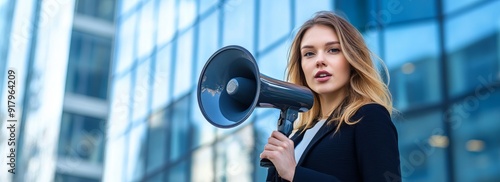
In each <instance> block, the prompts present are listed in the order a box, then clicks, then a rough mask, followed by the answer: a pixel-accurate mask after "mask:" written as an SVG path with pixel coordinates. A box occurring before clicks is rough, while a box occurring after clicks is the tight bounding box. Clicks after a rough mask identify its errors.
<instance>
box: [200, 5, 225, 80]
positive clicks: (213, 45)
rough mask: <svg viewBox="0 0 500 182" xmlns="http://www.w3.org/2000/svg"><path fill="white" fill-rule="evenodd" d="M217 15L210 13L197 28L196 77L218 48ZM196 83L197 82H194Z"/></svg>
mask: <svg viewBox="0 0 500 182" xmlns="http://www.w3.org/2000/svg"><path fill="white" fill-rule="evenodd" d="M218 15H219V13H218V12H216V13H212V14H210V15H209V16H208V17H207V18H205V19H204V20H203V21H202V22H201V23H200V24H199V25H198V26H199V31H198V33H199V36H198V40H197V41H198V43H197V44H196V45H197V46H198V54H197V55H198V57H197V58H196V59H197V61H196V63H197V66H196V73H197V74H196V75H197V76H199V75H200V73H201V70H202V69H203V66H205V63H207V61H208V58H210V56H212V54H214V53H215V52H216V51H217V50H218V49H219V48H220V47H218V45H219V44H218V43H219V36H218V35H219V31H220V30H219V26H218V25H219V16H218ZM196 81H198V80H196Z"/></svg>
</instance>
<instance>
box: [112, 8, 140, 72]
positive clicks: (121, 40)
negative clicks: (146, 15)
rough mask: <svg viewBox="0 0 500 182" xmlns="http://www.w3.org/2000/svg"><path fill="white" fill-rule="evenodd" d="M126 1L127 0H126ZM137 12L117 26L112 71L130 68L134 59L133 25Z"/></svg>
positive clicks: (134, 25) (134, 24)
mask: <svg viewBox="0 0 500 182" xmlns="http://www.w3.org/2000/svg"><path fill="white" fill-rule="evenodd" d="M127 2H128V1H127ZM136 19H137V13H134V14H133V15H132V16H130V17H128V18H127V19H125V20H123V22H121V23H120V24H119V25H118V26H119V29H118V40H117V41H116V52H115V54H116V58H115V60H114V61H115V63H114V65H116V66H114V69H115V71H114V73H115V74H117V73H121V72H123V71H125V70H126V69H130V67H131V66H132V63H133V61H134V59H135V57H134V51H135V46H134V45H135V38H134V37H135V29H136V28H135V27H136V22H137V21H136Z"/></svg>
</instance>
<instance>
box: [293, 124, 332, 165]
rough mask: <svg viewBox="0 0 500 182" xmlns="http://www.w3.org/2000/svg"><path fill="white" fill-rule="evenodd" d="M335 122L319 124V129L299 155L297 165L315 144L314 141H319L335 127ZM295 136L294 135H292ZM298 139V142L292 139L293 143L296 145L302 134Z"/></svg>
mask: <svg viewBox="0 0 500 182" xmlns="http://www.w3.org/2000/svg"><path fill="white" fill-rule="evenodd" d="M335 126H336V125H335V124H330V125H329V124H328V123H325V124H323V126H321V128H320V129H319V131H318V132H317V133H316V135H314V137H313V139H312V140H311V142H310V143H309V145H307V147H306V149H305V150H304V153H302V156H300V160H299V162H298V163H297V166H299V165H301V164H302V162H303V161H304V158H306V156H307V154H308V153H309V150H310V149H311V148H312V147H313V146H314V145H316V143H318V141H320V140H321V139H322V138H324V137H325V136H327V135H328V134H329V133H331V132H332V131H333V130H334V129H335ZM294 137H295V135H294ZM299 137H300V140H299V141H298V142H295V140H294V145H295V146H297V143H299V142H300V141H301V140H302V138H303V137H304V135H303V134H302V135H300V136H299ZM299 137H296V138H299Z"/></svg>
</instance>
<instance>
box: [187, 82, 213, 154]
mask: <svg viewBox="0 0 500 182" xmlns="http://www.w3.org/2000/svg"><path fill="white" fill-rule="evenodd" d="M189 97H191V105H190V109H191V113H190V115H191V116H190V120H191V121H192V122H193V130H195V132H194V133H193V139H194V141H193V146H194V147H198V146H203V145H208V144H210V143H212V142H213V141H214V140H215V131H216V128H217V127H215V126H213V125H212V124H210V123H209V122H208V121H207V120H206V119H205V117H203V114H202V113H201V110H200V107H199V106H198V98H197V95H196V92H192V94H191V95H190V96H189Z"/></svg>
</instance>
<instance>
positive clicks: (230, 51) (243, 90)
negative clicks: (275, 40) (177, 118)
mask: <svg viewBox="0 0 500 182" xmlns="http://www.w3.org/2000/svg"><path fill="white" fill-rule="evenodd" d="M197 96H198V106H199V107H200V110H201V112H202V114H203V116H204V117H205V118H206V119H207V121H208V122H210V123H211V124H212V125H214V126H216V127H220V128H231V127H235V126H237V125H239V124H241V123H242V122H243V121H245V120H246V119H247V118H248V117H249V116H250V115H251V114H252V112H253V110H254V109H255V107H267V108H277V109H280V110H281V114H280V119H279V120H278V131H280V132H282V133H283V134H285V135H287V136H288V135H289V134H290V133H291V131H292V129H293V122H294V121H295V119H296V118H297V114H298V112H305V111H307V110H309V109H310V108H311V107H312V105H313V103H314V96H313V94H312V92H311V90H309V89H308V88H307V87H304V86H299V85H294V84H292V83H288V82H284V81H280V80H276V79H273V78H270V77H268V76H265V75H263V74H260V72H259V68H258V66H257V63H256V61H255V59H254V57H253V56H252V54H251V53H250V52H249V51H248V50H246V49H245V48H243V47H240V46H235V45H232V46H227V47H223V48H221V49H219V50H218V51H217V52H215V53H214V54H213V55H212V56H211V57H210V58H209V59H208V61H207V63H206V64H205V66H204V68H203V70H202V71H201V74H200V78H199V81H198V89H197Z"/></svg>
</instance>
